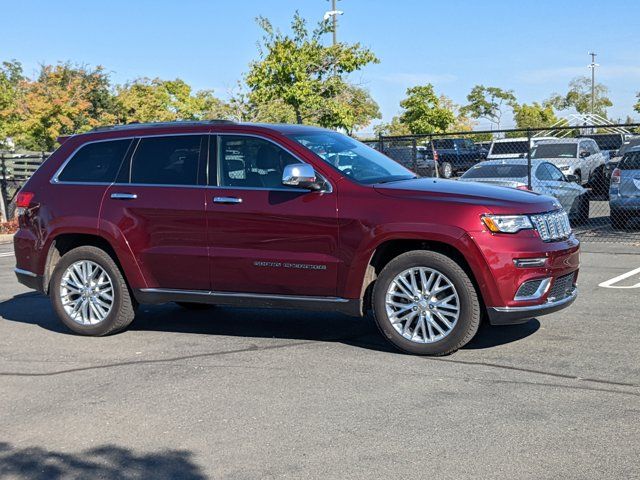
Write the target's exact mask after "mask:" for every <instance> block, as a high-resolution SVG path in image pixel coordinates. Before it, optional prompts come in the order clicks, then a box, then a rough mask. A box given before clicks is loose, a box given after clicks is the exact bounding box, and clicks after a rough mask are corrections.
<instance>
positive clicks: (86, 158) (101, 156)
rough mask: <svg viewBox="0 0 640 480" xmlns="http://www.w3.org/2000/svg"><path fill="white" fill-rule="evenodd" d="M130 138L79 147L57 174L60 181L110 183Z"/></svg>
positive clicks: (113, 178)
mask: <svg viewBox="0 0 640 480" xmlns="http://www.w3.org/2000/svg"><path fill="white" fill-rule="evenodd" d="M130 144H131V140H130V139H127V140H110V141H105V142H95V143H89V144H87V145H85V146H84V147H82V148H80V149H79V150H78V151H77V152H76V153H75V155H74V156H73V157H72V158H71V160H69V162H68V163H67V165H66V166H65V167H64V169H63V170H62V172H60V174H59V175H58V180H59V181H61V182H83V183H111V182H113V181H114V180H115V178H116V175H117V173H118V169H119V168H120V164H121V163H122V159H123V158H124V156H125V154H126V153H127V149H128V148H129V145H130Z"/></svg>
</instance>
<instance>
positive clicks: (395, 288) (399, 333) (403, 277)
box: [373, 250, 480, 355]
mask: <svg viewBox="0 0 640 480" xmlns="http://www.w3.org/2000/svg"><path fill="white" fill-rule="evenodd" d="M373 310H374V315H375V320H376V324H377V325H378V328H379V329H380V331H381V332H382V334H383V335H384V336H385V338H387V340H389V341H390V342H391V343H392V344H393V345H395V346H396V347H397V348H399V349H400V350H402V351H404V352H408V353H413V354H417V355H446V354H449V353H453V352H455V351H456V350H458V349H459V348H461V347H462V346H464V345H465V344H466V343H468V342H469V341H470V340H471V339H472V338H473V337H474V335H475V334H476V332H477V331H478V326H479V324H480V303H479V300H478V296H477V294H476V290H475V287H474V285H473V283H472V282H471V279H470V278H469V276H468V275H467V274H466V273H465V271H464V270H463V269H462V268H461V267H460V265H458V264H457V263H456V262H455V261H453V260H452V259H451V258H449V257H447V256H446V255H442V254H440V253H436V252H429V251H425V250H416V251H412V252H407V253H404V254H402V255H399V256H398V257H396V258H395V259H393V260H392V261H391V262H389V263H388V264H387V266H385V267H384V269H383V270H382V272H381V273H380V276H379V277H378V279H377V280H376V283H375V285H374V290H373Z"/></svg>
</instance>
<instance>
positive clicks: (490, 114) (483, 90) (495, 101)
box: [461, 85, 516, 129]
mask: <svg viewBox="0 0 640 480" xmlns="http://www.w3.org/2000/svg"><path fill="white" fill-rule="evenodd" d="M467 102H469V103H468V104H467V105H465V106H464V107H462V109H461V111H462V113H464V114H465V115H468V116H469V117H471V118H475V119H481V118H482V119H484V120H488V121H489V122H491V123H492V124H494V125H495V126H496V128H497V129H499V128H500V123H501V121H502V116H503V115H504V112H505V109H506V107H512V106H513V105H514V104H515V102H516V97H515V94H514V93H513V90H503V89H501V88H498V87H485V86H484V85H476V86H475V87H473V89H471V92H470V93H469V95H467Z"/></svg>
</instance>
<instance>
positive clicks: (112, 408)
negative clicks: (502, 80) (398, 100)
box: [0, 244, 640, 479]
mask: <svg viewBox="0 0 640 480" xmlns="http://www.w3.org/2000/svg"><path fill="white" fill-rule="evenodd" d="M584 247H585V248H584V250H585V252H584V253H583V257H582V269H581V274H580V279H579V287H580V296H579V299H578V300H577V301H576V303H575V304H574V306H573V307H572V308H570V309H568V310H565V311H562V312H559V313H557V314H555V315H552V316H549V317H543V318H541V319H540V320H532V321H530V322H529V323H527V324H525V325H521V326H511V327H500V328H496V327H493V328H491V327H482V329H481V331H480V333H479V335H478V337H477V338H476V339H475V340H474V341H473V343H472V344H470V345H468V346H467V347H466V348H464V349H463V350H461V351H459V352H457V353H455V354H454V355H451V356H448V357H444V358H420V357H414V356H408V355H402V354H399V353H396V352H394V351H392V350H390V349H389V348H388V347H387V345H386V344H385V342H384V341H383V340H382V339H381V338H380V337H379V336H378V333H377V331H376V330H375V327H374V326H373V324H372V321H371V320H370V319H365V320H356V319H351V318H348V317H344V316H340V315H331V314H325V313H323V314H309V313H300V312H285V311H257V310H243V309H231V308H217V309H212V310H207V311H201V312H195V313H194V312H186V311H183V310H181V309H180V308H179V307H177V306H174V305H165V306H159V307H149V308H143V309H141V311H140V313H139V316H138V318H137V320H136V322H135V323H134V325H133V326H132V328H131V329H130V330H128V331H127V332H124V333H122V334H120V335H115V336H111V337H106V338H83V337H78V336H74V335H71V334H69V333H68V332H67V331H66V330H65V329H64V328H63V327H62V326H61V325H60V324H59V323H58V321H57V320H56V319H55V317H54V314H53V311H52V309H51V307H50V305H49V301H48V299H47V298H45V297H43V296H40V295H38V294H35V293H31V292H29V291H28V290H27V289H26V288H23V287H22V286H20V285H19V284H18V283H17V282H16V280H15V278H14V276H13V266H14V258H13V256H12V254H11V251H12V247H11V246H10V245H0V317H1V318H0V359H1V360H0V477H1V478H29V479H33V478H36V479H57V478H125V479H129V478H153V479H176V478H183V479H200V478H220V479H258V478H296V479H297V478H319V479H320V478H321V479H328V478H331V479H334V478H335V479H343V478H367V479H371V478H403V479H409V478H438V479H446V478H451V479H457V478H497V477H502V478H536V479H539V478H576V479H577V478H580V479H583V478H639V477H640V460H639V459H640V328H638V327H639V322H640V315H639V314H638V311H639V310H640V295H638V293H639V292H640V289H639V288H635V289H634V288H603V287H600V286H598V285H599V284H600V283H602V282H605V281H607V280H610V279H612V278H614V277H617V276H620V275H622V274H624V273H625V272H628V271H630V270H633V269H636V268H638V267H640V247H619V246H617V247H615V248H613V247H610V246H608V245H606V244H600V245H597V244H585V245H584ZM612 251H613V252H615V253H612ZM635 284H639V286H640V273H637V274H635V275H631V276H629V277H628V278H625V279H621V280H620V281H618V282H613V283H612V284H611V286H614V287H621V286H623V287H624V286H627V287H629V286H633V285H635Z"/></svg>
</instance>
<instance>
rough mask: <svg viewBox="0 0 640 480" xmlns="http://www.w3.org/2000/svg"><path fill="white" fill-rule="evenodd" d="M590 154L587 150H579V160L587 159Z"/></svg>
mask: <svg viewBox="0 0 640 480" xmlns="http://www.w3.org/2000/svg"><path fill="white" fill-rule="evenodd" d="M589 155H590V154H589V152H588V151H587V150H580V158H585V157H588V156H589Z"/></svg>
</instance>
